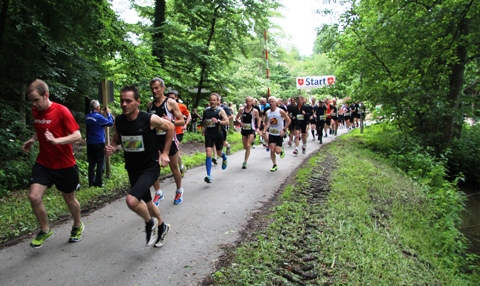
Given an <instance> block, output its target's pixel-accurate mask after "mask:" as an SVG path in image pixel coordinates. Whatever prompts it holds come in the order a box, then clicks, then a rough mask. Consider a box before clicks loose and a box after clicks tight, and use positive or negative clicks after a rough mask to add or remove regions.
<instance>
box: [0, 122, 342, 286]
mask: <svg viewBox="0 0 480 286" xmlns="http://www.w3.org/2000/svg"><path fill="white" fill-rule="evenodd" d="M345 132H346V131H345V129H341V130H339V135H341V134H343V133H345ZM311 138H312V137H311V134H310V137H309V140H311ZM334 138H335V137H333V136H329V137H328V138H324V144H325V143H328V142H330V141H332V140H334ZM321 146H322V145H320V144H319V143H318V141H308V146H307V154H305V155H302V154H301V149H300V154H299V155H297V156H295V155H293V154H292V152H293V147H288V146H287V145H286V142H285V151H286V157H285V158H284V159H280V158H279V157H277V163H278V171H277V172H273V173H272V172H270V168H271V167H272V163H271V160H270V156H269V152H266V150H265V148H264V147H261V146H257V148H256V149H252V152H251V155H250V159H249V162H248V169H247V170H242V169H241V165H242V162H243V156H244V151H240V152H237V153H235V154H232V155H231V156H229V158H228V168H227V169H226V170H222V169H221V165H220V162H221V160H219V164H218V165H214V167H213V170H212V177H213V183H212V184H207V183H205V182H204V181H203V178H204V176H205V167H204V166H202V167H197V168H194V169H190V170H188V171H187V173H186V175H185V178H184V180H183V187H184V189H185V194H184V202H183V203H182V204H181V205H178V206H175V205H173V198H174V192H175V186H174V184H173V180H172V179H167V180H165V181H164V182H163V183H162V190H163V191H164V193H165V200H164V201H163V202H161V204H160V210H161V212H162V218H163V219H164V220H165V221H166V222H167V223H170V224H171V225H172V229H171V230H170V233H169V234H168V235H167V239H166V244H165V246H164V247H163V248H159V249H158V248H152V247H146V246H145V233H144V229H145V227H144V223H143V221H142V220H141V219H140V218H139V217H138V216H137V215H135V214H134V213H133V212H131V211H130V210H129V209H128V208H127V206H126V204H125V199H119V200H118V201H115V202H113V203H111V204H109V205H107V206H106V207H104V208H102V209H100V210H98V211H95V212H94V213H92V214H91V215H89V216H86V217H83V218H82V220H83V222H84V223H85V226H86V229H85V233H84V236H83V240H82V241H81V242H79V243H73V244H71V243H68V242H67V241H68V237H69V235H70V229H71V223H68V224H64V225H61V226H57V227H54V228H53V233H54V234H53V237H51V238H50V239H49V240H48V241H47V242H46V243H45V245H44V246H43V247H42V248H40V249H32V248H31V247H30V246H29V243H30V240H28V241H25V242H22V243H20V244H18V245H15V246H12V247H8V248H4V249H3V250H0V261H1V263H0V285H3V286H7V285H51V286H54V285H61V286H64V285H77V286H78V285H195V284H196V283H198V281H199V280H201V279H202V278H204V277H205V276H207V275H209V274H210V273H211V272H212V270H213V268H212V266H213V264H214V262H215V260H216V259H217V258H218V257H219V256H220V254H221V250H220V248H219V246H220V245H222V244H225V243H232V242H234V241H235V240H236V239H237V238H238V232H239V231H240V230H241V229H242V227H244V226H245V224H246V223H247V221H248V220H249V219H250V217H251V213H252V212H253V211H255V210H256V209H258V208H259V207H260V206H261V205H262V203H263V202H264V201H267V200H269V198H271V196H272V194H273V193H274V191H275V190H277V189H278V188H279V187H280V186H281V185H282V183H284V182H285V180H286V179H287V177H288V176H289V175H290V174H291V173H292V171H293V170H295V168H297V167H298V166H300V165H301V164H302V163H303V162H304V159H305V158H307V157H308V156H309V155H311V154H312V153H314V152H317V151H318V150H319V149H320V147H321Z"/></svg>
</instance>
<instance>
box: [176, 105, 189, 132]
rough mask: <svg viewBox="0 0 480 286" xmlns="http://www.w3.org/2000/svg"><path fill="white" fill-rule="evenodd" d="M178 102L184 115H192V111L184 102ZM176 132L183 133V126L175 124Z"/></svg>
mask: <svg viewBox="0 0 480 286" xmlns="http://www.w3.org/2000/svg"><path fill="white" fill-rule="evenodd" d="M177 104H178V108H179V109H180V113H182V114H183V116H185V118H187V117H188V116H189V115H190V112H188V109H187V107H186V106H185V104H183V103H177ZM185 123H187V121H186V119H185ZM175 134H183V126H175Z"/></svg>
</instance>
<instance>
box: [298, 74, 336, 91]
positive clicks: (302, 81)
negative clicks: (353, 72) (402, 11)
mask: <svg viewBox="0 0 480 286" xmlns="http://www.w3.org/2000/svg"><path fill="white" fill-rule="evenodd" d="M334 83H335V76H334V75H325V76H304V77H297V89H305V88H319V87H326V86H330V85H333V84H334Z"/></svg>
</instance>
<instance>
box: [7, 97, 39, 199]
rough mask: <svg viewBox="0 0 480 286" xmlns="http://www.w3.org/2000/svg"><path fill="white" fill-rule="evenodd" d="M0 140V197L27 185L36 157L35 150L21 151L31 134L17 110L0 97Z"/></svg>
mask: <svg viewBox="0 0 480 286" xmlns="http://www.w3.org/2000/svg"><path fill="white" fill-rule="evenodd" d="M0 105H2V106H3V108H2V110H1V111H0V140H1V142H3V148H2V152H1V153H0V198H1V197H4V196H6V195H9V194H10V192H12V191H15V190H20V189H23V188H25V187H27V186H28V183H29V181H28V178H29V177H30V174H31V166H32V164H33V162H34V160H35V158H36V154H37V150H36V148H33V149H32V152H30V153H24V152H22V146H23V143H24V142H25V141H26V140H28V139H30V137H31V135H30V136H29V134H31V133H30V132H28V131H27V129H26V126H25V125H24V124H23V123H22V122H21V117H20V114H19V113H18V112H16V111H15V110H13V108H11V107H10V106H9V105H8V104H7V103H6V102H5V101H4V100H2V99H1V98H0Z"/></svg>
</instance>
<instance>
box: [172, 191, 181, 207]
mask: <svg viewBox="0 0 480 286" xmlns="http://www.w3.org/2000/svg"><path fill="white" fill-rule="evenodd" d="M182 202H183V188H180V189H179V190H176V191H175V199H174V200H173V204H174V205H179V204H181V203H182Z"/></svg>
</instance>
